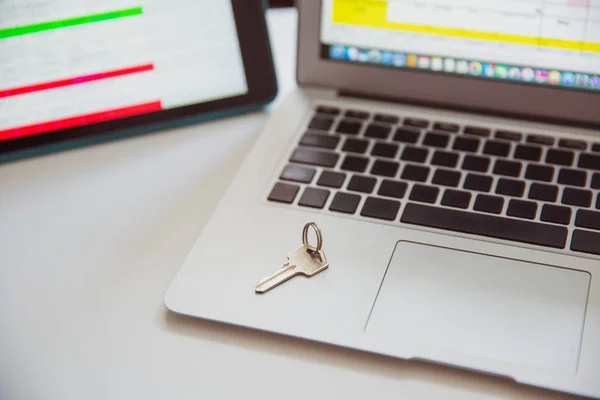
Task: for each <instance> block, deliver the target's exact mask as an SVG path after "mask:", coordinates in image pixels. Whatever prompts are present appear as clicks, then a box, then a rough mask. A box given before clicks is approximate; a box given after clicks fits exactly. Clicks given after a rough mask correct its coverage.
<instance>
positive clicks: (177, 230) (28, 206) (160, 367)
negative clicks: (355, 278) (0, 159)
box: [0, 10, 566, 400]
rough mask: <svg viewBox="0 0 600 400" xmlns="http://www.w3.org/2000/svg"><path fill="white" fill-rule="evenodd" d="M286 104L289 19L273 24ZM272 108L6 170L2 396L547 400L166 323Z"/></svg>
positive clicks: (290, 73) (0, 245)
mask: <svg viewBox="0 0 600 400" xmlns="http://www.w3.org/2000/svg"><path fill="white" fill-rule="evenodd" d="M268 21H269V25H270V30H271V32H272V42H273V48H274V53H275V57H276V64H277V70H278V78H279V84H280V88H281V91H280V96H279V97H278V99H277V101H276V102H275V104H274V106H276V104H277V102H278V101H279V100H280V99H281V97H282V96H283V95H285V93H286V92H288V91H289V90H290V89H291V88H293V87H294V86H295V81H294V76H295V54H296V53H295V48H296V12H295V11H294V10H278V11H270V12H269V14H268ZM268 113H269V111H264V112H256V113H253V114H249V115H245V116H241V117H236V118H231V119H228V120H221V121H217V122H210V123H204V124H200V125H195V126H189V127H185V128H181V129H176V130H171V131H168V132H161V133H157V134H153V135H149V136H145V137H139V138H134V139H129V140H125V141H120V142H113V143H109V144H103V145H98V146H94V147H90V148H84V149H78V150H74V151H69V152H63V153H59V154H54V155H50V156H45V157H41V158H37V159H30V160H25V161H21V162H16V163H11V164H5V165H0V399H2V400H5V399H44V400H51V399H57V400H58V399H60V400H71V399H73V400H82V399H86V400H93V399H127V400H131V399H144V400H153V399H221V398H228V399H238V398H244V399H246V398H247V399H250V398H252V399H254V398H261V399H305V398H308V396H310V397H312V398H315V399H338V398H339V399H371V398H378V399H421V398H423V399H434V398H440V399H450V398H456V399H461V400H464V399H531V398H539V399H550V398H553V399H554V398H559V397H560V398H566V397H564V396H559V395H558V394H556V393H551V392H547V391H541V390H537V389H533V388H525V387H522V386H519V385H516V384H514V383H511V382H509V381H504V380H501V379H496V378H492V377H487V376H482V375H477V374H474V373H469V372H464V371H458V370H453V369H449V368H443V367H438V366H433V365H426V364H422V363H415V362H405V361H401V360H394V359H391V358H386V357H381V356H376V355H371V354H364V353H360V352H357V351H352V350H347V349H340V348H334V347H332V346H327V345H323V344H317V343H310V342H306V341H302V340H298V339H292V338H286V337H280V336H277V335H273V334H267V333H262V332H256V331H252V330H249V329H243V328H238V327H230V326H226V325H223V324H219V323H214V322H208V321H202V320H196V319H192V318H186V317H181V316H177V315H174V314H171V313H170V312H168V311H167V310H166V309H165V307H164V306H163V303H162V299H163V294H164V292H165V290H166V289H167V287H168V285H169V283H170V281H171V279H172V278H173V276H174V275H175V274H176V272H177V270H178V268H179V266H180V265H181V263H182V261H183V260H184V258H185V257H186V255H187V253H188V251H189V250H190V249H191V247H192V245H193V243H194V241H195V240H196V238H197V237H198V235H199V234H200V232H201V230H202V228H203V226H204V225H205V224H206V222H207V220H208V218H209V217H210V214H211V212H212V210H213V209H214V208H215V206H216V205H217V203H218V201H219V198H220V197H221V195H222V194H223V193H224V191H225V189H226V187H227V186H228V184H229V182H230V181H231V179H232V178H233V176H234V174H235V172H236V170H237V169H238V167H239V166H240V164H241V162H242V160H243V158H244V155H245V154H246V153H247V152H248V150H249V149H250V148H251V146H252V145H253V143H254V141H255V140H256V138H257V135H258V133H259V131H260V129H261V127H262V126H263V124H264V122H265V121H266V119H267V117H268Z"/></svg>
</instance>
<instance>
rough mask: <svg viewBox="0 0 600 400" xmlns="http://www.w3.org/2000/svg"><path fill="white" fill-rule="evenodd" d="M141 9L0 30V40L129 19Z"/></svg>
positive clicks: (138, 13)
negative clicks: (118, 19) (111, 20)
mask: <svg viewBox="0 0 600 400" xmlns="http://www.w3.org/2000/svg"><path fill="white" fill-rule="evenodd" d="M142 12H143V11H142V7H133V8H126V9H124V10H116V11H109V12H105V13H101V14H92V15H85V16H82V17H75V18H67V19H61V20H58V21H50V22H42V23H39V24H32V25H23V26H15V27H13V28H4V29H0V39H6V38H9V37H14V36H21V35H28V34H30V33H37V32H43V31H49V30H52V29H60V28H67V27H69V26H75V25H83V24H91V23H93V22H100V21H107V20H110V19H117V18H124V17H131V16H134V15H140V14H142Z"/></svg>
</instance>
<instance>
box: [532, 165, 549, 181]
mask: <svg viewBox="0 0 600 400" xmlns="http://www.w3.org/2000/svg"><path fill="white" fill-rule="evenodd" d="M525 178H527V179H531V180H533V181H542V182H552V178H554V168H552V167H544V166H542V165H533V164H529V166H527V171H525Z"/></svg>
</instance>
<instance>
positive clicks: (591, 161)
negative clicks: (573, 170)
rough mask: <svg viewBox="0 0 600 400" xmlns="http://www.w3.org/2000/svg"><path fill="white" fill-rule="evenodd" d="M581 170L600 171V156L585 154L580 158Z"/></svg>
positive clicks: (579, 165)
mask: <svg viewBox="0 0 600 400" xmlns="http://www.w3.org/2000/svg"><path fill="white" fill-rule="evenodd" d="M577 166H578V167H579V168H585V169H594V170H596V171H600V156H599V155H595V154H588V153H583V154H581V155H580V156H579V162H578V163H577Z"/></svg>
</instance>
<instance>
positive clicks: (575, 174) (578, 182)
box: [558, 168, 587, 187]
mask: <svg viewBox="0 0 600 400" xmlns="http://www.w3.org/2000/svg"><path fill="white" fill-rule="evenodd" d="M586 181H587V173H586V172H585V171H579V170H576V169H567V168H561V170H560V172H559V173H558V183H562V184H563V185H570V186H581V187H583V186H585V183H586Z"/></svg>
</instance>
